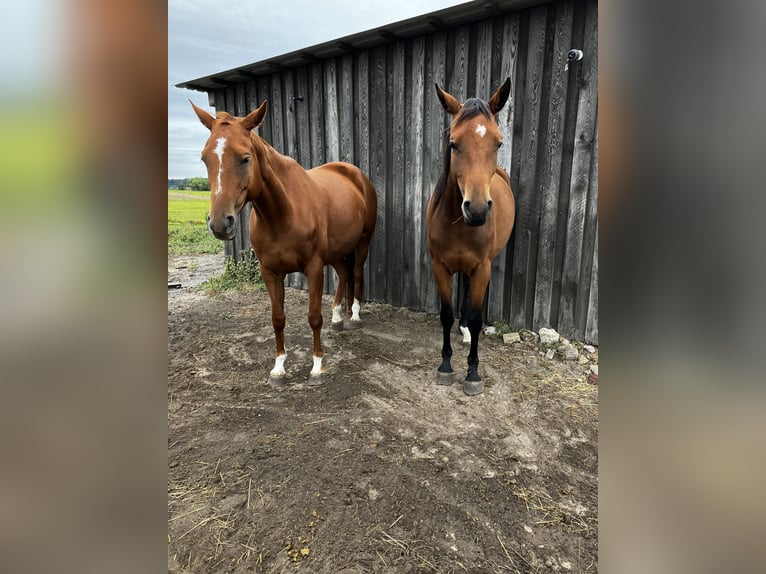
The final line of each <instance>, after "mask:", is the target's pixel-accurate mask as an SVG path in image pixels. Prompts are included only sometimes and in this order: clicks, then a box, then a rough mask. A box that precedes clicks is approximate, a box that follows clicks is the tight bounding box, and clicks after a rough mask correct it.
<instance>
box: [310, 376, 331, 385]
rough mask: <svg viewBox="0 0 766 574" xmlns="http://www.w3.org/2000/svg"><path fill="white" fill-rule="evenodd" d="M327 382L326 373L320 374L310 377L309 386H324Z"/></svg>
mask: <svg viewBox="0 0 766 574" xmlns="http://www.w3.org/2000/svg"><path fill="white" fill-rule="evenodd" d="M326 382H327V374H325V373H319V374H318V375H309V385H310V386H312V387H313V386H316V385H323V384H325V383H326Z"/></svg>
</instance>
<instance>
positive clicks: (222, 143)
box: [215, 137, 226, 195]
mask: <svg viewBox="0 0 766 574" xmlns="http://www.w3.org/2000/svg"><path fill="white" fill-rule="evenodd" d="M225 147H226V138H224V137H220V138H218V139H217V140H216V146H215V155H217V156H218V178H217V185H216V188H215V194H216V195H218V194H219V193H221V174H222V173H223V150H224V148H225Z"/></svg>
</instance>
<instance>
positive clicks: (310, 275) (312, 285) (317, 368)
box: [306, 261, 327, 385]
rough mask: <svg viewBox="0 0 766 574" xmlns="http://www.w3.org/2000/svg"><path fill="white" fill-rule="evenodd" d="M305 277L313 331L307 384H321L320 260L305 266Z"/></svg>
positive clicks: (324, 379) (322, 369) (321, 277)
mask: <svg viewBox="0 0 766 574" xmlns="http://www.w3.org/2000/svg"><path fill="white" fill-rule="evenodd" d="M306 278H307V279H308V282H309V315H308V319H309V325H310V326H311V330H312V331H313V333H314V355H313V357H314V366H313V367H312V369H311V373H310V374H309V380H308V384H309V385H321V384H322V383H324V382H325V381H326V380H327V376H326V375H325V370H324V367H322V357H323V356H324V351H322V291H323V289H324V265H323V263H322V262H321V261H313V262H312V263H311V264H310V265H309V266H308V267H307V268H306Z"/></svg>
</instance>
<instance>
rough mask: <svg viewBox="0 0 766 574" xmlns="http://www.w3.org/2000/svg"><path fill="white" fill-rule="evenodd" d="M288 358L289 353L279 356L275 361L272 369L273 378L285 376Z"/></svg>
mask: <svg viewBox="0 0 766 574" xmlns="http://www.w3.org/2000/svg"><path fill="white" fill-rule="evenodd" d="M286 358H287V353H284V354H282V355H279V356H278V357H277V358H276V359H274V368H273V369H271V376H272V377H282V376H284V374H285V359H286Z"/></svg>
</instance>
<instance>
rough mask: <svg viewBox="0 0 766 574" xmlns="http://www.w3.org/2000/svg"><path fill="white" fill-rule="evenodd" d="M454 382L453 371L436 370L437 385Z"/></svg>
mask: <svg viewBox="0 0 766 574" xmlns="http://www.w3.org/2000/svg"><path fill="white" fill-rule="evenodd" d="M454 382H455V373H454V372H452V373H442V372H441V371H436V384H437V385H451V384H452V383H454Z"/></svg>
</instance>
